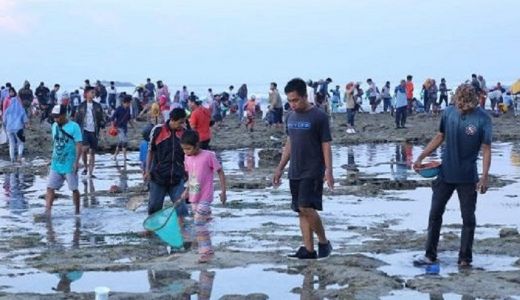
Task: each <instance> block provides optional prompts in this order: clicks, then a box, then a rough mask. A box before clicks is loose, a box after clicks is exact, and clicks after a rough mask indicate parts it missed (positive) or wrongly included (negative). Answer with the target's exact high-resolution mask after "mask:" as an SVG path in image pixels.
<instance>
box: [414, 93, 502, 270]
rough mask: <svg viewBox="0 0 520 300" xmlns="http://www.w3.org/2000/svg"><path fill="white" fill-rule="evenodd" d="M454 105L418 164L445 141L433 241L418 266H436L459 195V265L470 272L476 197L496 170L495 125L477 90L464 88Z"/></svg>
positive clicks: (433, 211)
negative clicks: (449, 209)
mask: <svg viewBox="0 0 520 300" xmlns="http://www.w3.org/2000/svg"><path fill="white" fill-rule="evenodd" d="M453 98H454V100H455V105H454V106H450V107H448V108H447V109H446V110H445V111H444V113H443V115H442V118H441V123H440V128H439V132H438V133H437V135H436V136H435V137H434V138H433V139H432V140H431V141H430V143H429V144H428V145H427V146H426V148H425V149H424V150H423V152H422V153H421V154H420V155H419V157H418V158H417V160H416V161H415V163H414V169H419V168H421V161H422V160H423V159H424V158H426V157H427V156H428V155H430V154H431V153H432V152H433V151H435V149H437V148H438V147H439V146H440V145H441V144H442V143H443V142H446V143H445V147H444V148H443V151H442V156H441V157H442V165H441V170H440V173H439V175H438V177H437V178H436V179H435V180H434V182H433V184H432V190H433V195H432V202H431V208H430V216H429V219H428V238H427V241H426V253H425V256H424V257H421V258H419V259H416V260H415V261H414V264H415V265H428V264H433V263H435V262H436V261H437V244H438V243H439V236H440V231H441V226H442V215H443V214H444V211H445V208H446V204H447V203H448V201H449V200H450V198H451V196H452V194H453V192H454V191H455V190H457V194H458V197H459V201H460V210H461V215H462V233H461V238H460V240H461V241H460V250H459V260H458V264H459V266H460V267H469V266H471V262H472V260H473V255H472V248H473V238H474V236H475V227H476V219H475V210H476V204H477V193H478V192H480V193H481V194H484V193H485V192H486V191H487V188H488V174H489V168H490V166H491V139H492V124H491V118H490V116H489V115H488V114H487V113H486V112H485V111H484V110H483V109H482V108H480V107H478V105H479V94H478V92H477V91H476V89H475V87H473V86H472V85H470V84H463V85H461V86H459V87H458V88H457V90H456V91H455V95H454V97H453ZM480 150H482V158H483V159H482V169H483V170H482V176H481V177H480V179H479V176H478V170H477V159H478V155H479V151H480Z"/></svg>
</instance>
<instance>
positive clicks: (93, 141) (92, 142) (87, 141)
mask: <svg viewBox="0 0 520 300" xmlns="http://www.w3.org/2000/svg"><path fill="white" fill-rule="evenodd" d="M83 146H88V147H89V148H90V149H92V150H93V151H96V150H97V146H98V138H97V136H96V133H95V132H90V131H86V130H83Z"/></svg>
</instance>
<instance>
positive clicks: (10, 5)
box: [0, 0, 33, 34]
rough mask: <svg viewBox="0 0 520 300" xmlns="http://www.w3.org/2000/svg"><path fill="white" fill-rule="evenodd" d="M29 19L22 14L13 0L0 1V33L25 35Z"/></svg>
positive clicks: (29, 22)
mask: <svg viewBox="0 0 520 300" xmlns="http://www.w3.org/2000/svg"><path fill="white" fill-rule="evenodd" d="M32 23H33V22H32V20H31V18H29V16H28V15H26V14H24V13H22V12H21V11H20V10H19V9H18V7H17V3H16V1H15V0H0V33H16V34H20V33H27V32H28V31H29V28H30V27H31V24H32Z"/></svg>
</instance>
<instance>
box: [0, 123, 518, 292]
mask: <svg viewBox="0 0 520 300" xmlns="http://www.w3.org/2000/svg"><path fill="white" fill-rule="evenodd" d="M519 120H520V119H519V118H511V117H502V118H498V119H494V126H495V127H494V130H495V137H494V139H495V140H496V141H501V142H511V141H517V140H518V135H520V132H518V130H517V128H518V125H519V124H518V123H519ZM438 122H439V120H438V118H436V117H427V116H423V115H421V116H412V117H411V118H410V119H409V121H408V129H399V130H397V129H394V128H393V123H392V119H391V118H390V116H388V115H383V114H377V115H369V114H362V115H358V117H357V128H358V133H357V134H355V135H346V134H345V133H344V131H345V128H346V127H345V126H344V115H341V116H339V115H338V116H336V118H335V119H334V121H333V137H334V149H333V150H334V174H335V177H336V180H337V184H336V188H335V191H326V195H325V199H324V201H325V210H324V212H323V213H322V217H323V220H324V222H325V226H326V229H327V233H328V238H329V239H330V240H331V241H332V243H333V246H334V251H333V255H332V256H331V257H330V258H329V259H327V260H324V261H314V262H300V261H291V260H288V259H287V258H286V254H287V253H288V252H292V251H294V249H295V248H297V247H298V246H299V244H300V234H299V229H298V225H297V218H296V217H295V214H294V213H293V212H291V211H290V209H289V190H288V183H287V180H284V182H283V183H282V186H281V187H280V188H278V189H274V188H273V187H272V186H271V185H270V176H271V174H272V170H273V168H274V167H275V166H276V163H277V162H278V159H279V147H280V146H281V144H282V140H283V133H282V132H280V131H279V130H276V129H265V128H264V127H263V126H261V125H260V124H259V126H258V127H257V128H258V129H257V130H256V131H255V132H253V133H247V132H245V129H244V127H242V128H237V126H236V123H234V122H230V123H229V124H228V125H226V127H224V128H223V129H222V130H220V131H218V132H216V133H215V135H214V139H213V141H212V146H213V147H214V149H216V150H218V154H219V158H220V159H221V160H222V162H223V166H224V169H225V171H226V173H227V176H228V179H229V187H228V190H229V195H228V198H229V203H228V205H227V206H226V207H223V206H222V205H220V204H219V203H217V202H215V203H214V208H213V213H214V224H213V228H212V230H213V232H214V236H213V243H214V244H215V247H216V251H217V254H216V257H215V259H214V260H213V261H212V262H211V263H209V264H207V265H200V264H197V263H196V259H197V254H196V251H195V250H194V249H189V250H186V249H180V250H175V249H174V250H173V252H170V253H169V252H168V249H167V247H166V246H165V244H164V243H162V242H161V241H160V240H159V239H157V238H155V237H152V238H144V237H142V236H141V235H140V234H139V232H140V231H141V230H142V227H141V223H142V221H143V220H144V218H145V217H146V209H145V207H144V206H138V207H134V206H137V205H138V204H139V203H141V202H144V201H146V193H145V192H143V186H142V185H141V183H140V172H139V167H138V163H137V162H136V158H137V154H136V153H132V154H131V155H130V161H129V162H128V164H127V167H126V168H124V167H121V163H120V164H118V166H119V167H118V168H116V167H114V165H115V163H114V162H113V161H112V160H110V155H101V156H100V158H99V162H98V164H97V172H98V174H99V176H98V177H99V179H96V180H95V181H94V182H89V181H88V180H85V181H84V182H83V183H82V184H80V191H81V193H82V214H81V217H79V218H75V217H74V216H72V211H73V209H72V203H71V200H70V195H69V192H68V191H67V190H66V189H62V190H61V192H60V195H61V197H60V198H59V199H58V200H56V206H55V208H54V216H53V219H52V221H50V222H45V221H42V220H38V219H34V215H35V214H38V213H40V212H41V211H43V206H44V203H43V200H42V196H43V194H44V186H45V179H46V172H47V171H46V159H48V156H49V154H47V153H50V149H49V148H45V145H46V143H50V137H49V138H47V139H46V138H45V134H47V133H45V130H42V129H38V130H33V131H29V132H30V133H29V135H30V136H33V137H34V139H35V140H34V141H33V140H32V139H31V138H30V137H28V140H31V141H30V142H29V145H28V149H29V151H31V148H32V149H36V148H38V149H39V150H38V151H34V152H33V153H31V154H30V155H29V157H37V156H41V157H43V158H44V159H42V160H39V161H36V162H34V163H33V164H29V163H27V164H25V165H24V166H23V167H19V166H12V165H9V164H4V165H3V166H1V167H0V171H1V172H2V173H3V176H4V180H3V182H4V195H3V196H2V197H0V198H1V199H5V201H3V202H5V203H2V205H1V206H0V231H1V232H2V233H1V234H0V298H2V299H4V298H5V299H92V298H93V295H94V294H93V292H92V291H93V287H95V286H99V285H107V286H110V287H111V288H112V291H113V292H111V294H110V298H111V299H186V297H189V295H193V296H194V295H198V296H199V298H201V299H203V298H204V297H206V296H208V295H209V294H211V299H266V298H267V297H269V298H270V299H325V298H328V299H330V298H337V299H379V298H382V299H431V298H432V297H433V299H441V298H442V297H443V295H444V297H449V296H450V295H451V296H454V297H455V299H460V297H462V296H465V297H467V298H464V299H473V298H483V299H507V298H508V297H511V298H509V299H515V298H512V297H514V296H516V297H519V296H520V281H519V280H518V278H520V259H519V258H520V257H519V256H520V252H519V251H518V249H520V235H519V234H518V228H519V226H520V224H519V223H520V222H519V221H518V218H517V216H518V212H519V209H520V205H519V204H518V190H519V188H520V183H519V182H520V166H519V165H518V164H517V163H515V159H516V157H517V156H519V155H520V147H519V145H518V144H516V143H514V142H513V143H497V144H496V146H495V147H494V148H493V164H492V170H491V173H492V184H491V186H492V187H491V189H490V191H489V193H488V194H486V195H484V196H482V197H480V198H479V207H478V208H477V223H478V227H477V230H476V241H475V248H474V259H475V261H474V268H473V269H469V270H459V269H457V266H456V259H457V251H458V246H459V243H460V239H459V236H460V223H461V221H460V214H459V211H458V202H457V198H456V196H454V197H453V199H452V200H451V201H450V203H449V205H448V208H447V211H446V214H445V218H444V225H445V226H444V227H443V231H442V238H441V242H440V245H439V251H440V260H441V265H440V273H439V274H436V275H431V274H427V270H425V269H421V268H415V267H413V266H412V264H411V260H412V259H413V257H414V255H420V254H422V250H423V245H424V243H425V234H424V231H425V229H426V225H427V214H428V208H429V198H430V197H431V190H430V189H429V185H430V181H429V180H427V179H424V178H421V177H419V176H417V175H416V174H415V173H414V172H412V171H410V170H409V169H407V166H406V162H403V161H396V158H397V156H396V153H400V152H402V151H403V148H402V147H403V144H402V142H404V141H409V142H412V143H414V144H416V145H415V146H411V148H409V149H408V150H409V151H410V152H411V153H412V155H415V156H416V155H418V153H419V151H420V150H421V147H422V146H421V145H422V144H424V143H425V142H427V141H428V140H429V139H430V138H431V137H432V136H433V135H434V134H435V132H436V128H437V127H438ZM130 131H131V130H130ZM31 132H32V134H31ZM131 132H132V131H131ZM139 139H140V135H139V134H138V133H135V135H134V138H133V141H132V142H131V148H132V149H136V148H133V147H137V145H138V143H139ZM37 141H39V143H40V144H37V143H38V142H37ZM37 145H39V146H38V147H37ZM350 145H354V146H350ZM345 146H349V147H345ZM4 148H5V147H3V148H2V149H3V150H2V151H5V149H4ZM109 148H110V146H105V147H104V148H103V149H105V150H108V149H109ZM259 148H261V149H259ZM237 149H238V150H237ZM46 151H48V152H46ZM2 153H4V152H2ZM437 155H438V153H437ZM13 174H17V176H14V177H13ZM20 174H22V176H21V177H20ZM17 180H18V181H17ZM7 182H9V184H11V186H10V189H9V193H10V194H9V195H7V193H8V192H7V189H6V183H7ZM16 182H18V183H23V184H22V185H23V187H21V188H20V190H21V192H22V194H23V195H24V197H25V202H26V204H25V206H23V207H22V208H15V207H14V204H13V202H14V201H11V202H9V203H7V199H9V198H10V197H11V196H12V195H13V193H15V192H16V191H14V189H13V188H12V187H14V186H15V185H14V184H15V183H16ZM114 185H116V186H118V187H119V190H118V191H117V193H110V192H109V190H110V187H111V186H114ZM217 186H218V185H217ZM129 199H130V201H134V202H136V203H137V204H135V205H133V206H132V207H131V208H132V209H129V208H128V202H129ZM134 208H135V210H134ZM506 228H509V229H506ZM78 277H79V278H78ZM29 283H32V284H29ZM483 283H485V284H483ZM56 290H58V291H56ZM63 291H67V292H66V293H64V292H63ZM221 297H222V298H221ZM472 297H473V298H472ZM208 298H209V296H208ZM188 299H189V298H188Z"/></svg>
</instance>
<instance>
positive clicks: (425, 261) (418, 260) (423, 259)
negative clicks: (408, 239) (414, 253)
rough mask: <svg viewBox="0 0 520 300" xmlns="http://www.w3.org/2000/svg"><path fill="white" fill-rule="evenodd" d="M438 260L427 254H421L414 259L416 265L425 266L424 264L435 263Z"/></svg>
mask: <svg viewBox="0 0 520 300" xmlns="http://www.w3.org/2000/svg"><path fill="white" fill-rule="evenodd" d="M436 262H437V260H434V259H430V258H429V257H426V256H421V257H416V258H415V259H414V260H413V265H414V266H416V267H424V266H428V265H433V264H434V263H436Z"/></svg>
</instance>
